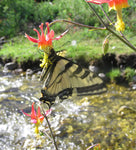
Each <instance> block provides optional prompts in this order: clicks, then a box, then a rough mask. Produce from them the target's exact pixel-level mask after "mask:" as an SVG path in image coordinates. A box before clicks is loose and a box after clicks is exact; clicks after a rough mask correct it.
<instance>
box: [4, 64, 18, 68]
mask: <svg viewBox="0 0 136 150" xmlns="http://www.w3.org/2000/svg"><path fill="white" fill-rule="evenodd" d="M17 67H18V65H17V63H15V62H9V63H6V64H5V65H4V70H15V69H17Z"/></svg>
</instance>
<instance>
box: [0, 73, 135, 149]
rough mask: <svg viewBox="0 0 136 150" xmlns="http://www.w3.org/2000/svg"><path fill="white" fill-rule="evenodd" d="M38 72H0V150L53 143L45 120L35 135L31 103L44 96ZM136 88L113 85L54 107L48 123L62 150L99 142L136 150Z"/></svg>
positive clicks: (49, 146) (103, 145)
mask: <svg viewBox="0 0 136 150" xmlns="http://www.w3.org/2000/svg"><path fill="white" fill-rule="evenodd" d="M38 80H39V75H37V74H35V75H32V76H26V75H15V74H12V73H3V72H2V71H1V72H0V149H2V150H10V149H11V150H14V149H15V150H20V149H27V150H29V149H45V150H53V149H54V146H53V144H52V142H51V140H50V138H49V137H48V136H47V135H46V134H50V132H49V130H48V127H47V123H46V121H44V122H43V126H41V127H40V130H41V131H43V132H44V134H43V135H41V136H36V135H35V134H34V128H33V125H32V124H31V123H30V118H29V117H27V116H25V115H23V113H22V111H21V110H22V109H23V110H24V111H25V112H26V113H30V112H31V104H32V102H33V101H37V100H38V98H39V97H40V89H41V83H40V82H39V81H38ZM135 97H136V91H135V90H131V89H130V88H125V87H121V86H117V85H114V84H111V85H108V91H107V92H106V93H104V94H101V95H95V96H89V97H73V98H69V99H67V100H64V101H63V102H61V103H59V101H58V103H56V104H54V106H53V107H52V113H51V115H50V116H49V121H50V124H51V127H52V130H53V133H54V135H55V137H56V141H57V145H58V148H59V150H85V149H87V148H88V147H89V146H91V145H93V144H97V143H99V144H100V149H102V150H108V149H109V150H114V149H115V150H128V149H129V150H131V149H132V150H134V149H136V98H135Z"/></svg>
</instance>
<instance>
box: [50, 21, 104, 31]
mask: <svg viewBox="0 0 136 150" xmlns="http://www.w3.org/2000/svg"><path fill="white" fill-rule="evenodd" d="M57 22H66V23H70V24H73V25H77V26H80V27H86V28H89V29H97V30H105V29H106V28H105V27H94V26H89V25H85V24H81V23H78V22H74V21H70V20H65V19H58V20H54V21H53V22H51V23H50V24H49V26H51V25H53V24H54V23H57Z"/></svg>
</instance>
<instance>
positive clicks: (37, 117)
mask: <svg viewBox="0 0 136 150" xmlns="http://www.w3.org/2000/svg"><path fill="white" fill-rule="evenodd" d="M50 111H51V110H48V111H47V112H46V115H48V114H49V113H50ZM22 112H23V113H24V114H25V115H26V116H29V117H31V123H34V124H35V133H36V134H38V133H39V129H38V128H39V125H40V124H41V123H42V122H43V119H44V116H43V115H42V114H41V111H40V107H39V106H38V111H37V113H36V111H35V109H34V103H33V104H32V108H31V114H27V113H25V112H24V111H23V110H22Z"/></svg>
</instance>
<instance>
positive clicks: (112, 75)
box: [106, 69, 121, 81]
mask: <svg viewBox="0 0 136 150" xmlns="http://www.w3.org/2000/svg"><path fill="white" fill-rule="evenodd" d="M106 75H107V77H109V78H110V79H111V81H115V79H116V78H117V77H120V76H121V71H120V70H119V69H112V70H111V71H110V72H108V73H107V74H106Z"/></svg>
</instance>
